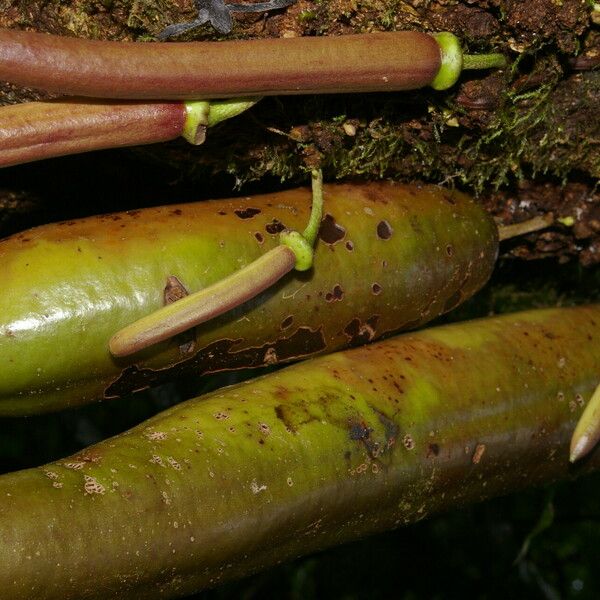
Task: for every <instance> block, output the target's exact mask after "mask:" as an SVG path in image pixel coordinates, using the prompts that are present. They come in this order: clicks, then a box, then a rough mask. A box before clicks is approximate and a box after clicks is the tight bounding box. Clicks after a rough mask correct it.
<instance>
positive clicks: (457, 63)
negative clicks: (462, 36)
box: [430, 31, 463, 90]
mask: <svg viewBox="0 0 600 600" xmlns="http://www.w3.org/2000/svg"><path fill="white" fill-rule="evenodd" d="M433 37H434V38H435V41H436V42H437V43H438V45H439V47H440V52H441V59H442V62H441V65H440V70H439V71H438V72H437V75H436V76H435V78H434V79H433V81H432V82H431V84H430V85H431V87H432V88H433V89H434V90H447V89H448V88H450V87H452V86H453V85H454V84H455V83H456V82H457V81H458V78H459V77H460V74H461V71H462V68H463V54H462V49H461V47H460V40H459V39H458V38H457V37H456V36H455V35H454V34H452V33H450V32H448V31H442V32H441V33H435V34H433Z"/></svg>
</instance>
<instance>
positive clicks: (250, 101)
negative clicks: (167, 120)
mask: <svg viewBox="0 0 600 600" xmlns="http://www.w3.org/2000/svg"><path fill="white" fill-rule="evenodd" d="M259 100H260V98H231V99H227V100H215V101H210V102H209V101H207V100H189V101H186V102H184V106H185V111H186V117H185V122H184V124H183V131H182V133H181V135H182V137H184V138H185V139H186V140H187V141H188V142H189V143H190V144H193V145H194V146H199V145H200V144H203V143H204V140H205V139H206V129H207V128H208V127H214V126H215V125H218V124H219V123H220V122H221V121H225V120H226V119H231V118H233V117H237V115H239V114H241V113H243V112H244V111H246V110H248V109H249V108H251V107H252V106H254V105H255V104H256V103H257V102H258V101H259Z"/></svg>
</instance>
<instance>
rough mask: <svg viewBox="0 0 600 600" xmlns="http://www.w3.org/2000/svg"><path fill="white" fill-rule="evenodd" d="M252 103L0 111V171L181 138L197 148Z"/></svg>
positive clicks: (84, 103) (70, 104) (81, 101)
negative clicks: (208, 131)
mask: <svg viewBox="0 0 600 600" xmlns="http://www.w3.org/2000/svg"><path fill="white" fill-rule="evenodd" d="M257 101H258V99H257V98H255V99H253V100H248V99H237V100H221V101H213V102H210V103H209V102H124V101H121V102H116V101H112V102H110V101H104V102H102V101H100V100H93V101H92V100H87V99H85V98H68V99H63V100H60V101H59V100H56V101H52V102H27V103H23V104H16V105H14V106H4V107H2V108H0V123H1V124H2V126H1V127H0V167H8V166H12V165H17V164H21V163H26V162H31V161H34V160H41V159H44V158H50V157H54V156H64V155H66V154H78V153H81V152H89V151H91V150H102V149H105V148H116V147H122V146H133V145H137V144H152V143H156V142H163V141H167V140H172V139H175V138H177V137H179V136H183V137H184V138H185V139H186V140H187V141H189V142H190V143H192V144H196V145H198V144H201V143H202V142H204V139H205V137H206V129H207V127H212V126H214V125H216V124H217V123H220V122H221V121H224V120H225V119H229V118H231V117H234V116H236V115H237V114H239V113H241V112H243V111H244V110H246V109H248V108H250V107H251V106H253V105H254V104H256V102H257Z"/></svg>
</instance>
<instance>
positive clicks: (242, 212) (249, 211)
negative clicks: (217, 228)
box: [233, 206, 261, 219]
mask: <svg viewBox="0 0 600 600" xmlns="http://www.w3.org/2000/svg"><path fill="white" fill-rule="evenodd" d="M233 212H234V213H235V214H236V216H238V217H239V218H240V219H252V217H255V216H256V215H259V214H260V213H261V210H260V208H252V207H250V206H249V207H248V208H236V209H235V210H234V211H233Z"/></svg>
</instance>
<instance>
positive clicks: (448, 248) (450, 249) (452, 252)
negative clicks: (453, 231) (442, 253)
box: [446, 244, 454, 256]
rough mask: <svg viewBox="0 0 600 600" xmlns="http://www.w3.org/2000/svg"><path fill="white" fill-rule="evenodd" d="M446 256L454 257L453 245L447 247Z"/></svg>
mask: <svg viewBox="0 0 600 600" xmlns="http://www.w3.org/2000/svg"><path fill="white" fill-rule="evenodd" d="M446 254H447V255H448V256H454V246H453V245H452V244H448V245H447V246H446Z"/></svg>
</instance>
